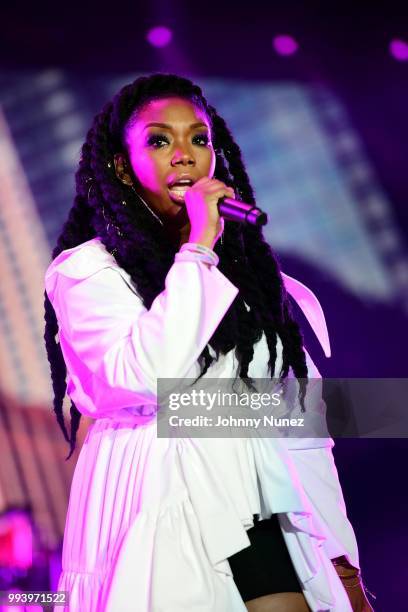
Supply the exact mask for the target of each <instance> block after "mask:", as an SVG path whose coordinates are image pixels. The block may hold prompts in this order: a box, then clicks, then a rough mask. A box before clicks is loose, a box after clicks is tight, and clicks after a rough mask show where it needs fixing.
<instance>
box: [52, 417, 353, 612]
mask: <svg viewBox="0 0 408 612" xmlns="http://www.w3.org/2000/svg"><path fill="white" fill-rule="evenodd" d="M156 424H157V421H156V419H155V417H154V415H151V416H140V417H137V416H136V415H135V416H133V417H132V418H131V419H129V420H125V419H123V420H122V421H121V422H118V421H116V420H115V421H114V420H112V419H109V418H103V419H98V421H96V422H95V423H94V424H93V425H92V426H91V428H90V430H89V431H88V434H87V437H86V439H85V442H84V445H83V448H82V450H81V453H80V457H79V459H78V463H77V466H76V469H75V474H74V479H73V482H72V488H71V496H70V502H69V508H68V514H67V521H66V530H65V535H64V547H63V556H62V565H63V571H62V573H61V576H60V580H59V584H58V589H59V590H67V591H69V592H70V604H69V606H67V607H66V608H65V610H70V611H75V612H77V611H78V612H80V611H81V612H82V611H83V610H84V611H85V610H86V612H100V611H106V612H127V611H128V612H183V611H184V610H185V611H187V610H189V611H193V610H194V611H197V612H199V611H200V612H201V611H202V612H226V611H229V610H231V611H232V612H235V611H236V612H238V611H240V612H244V611H245V610H246V608H245V605H244V602H243V601H242V598H241V596H240V595H239V592H238V589H237V588H236V585H235V583H234V581H233V575H232V572H231V568H230V566H229V563H228V557H229V556H231V555H232V554H234V553H236V552H238V551H239V550H242V549H243V548H245V547H246V546H249V545H250V541H249V538H248V536H247V533H246V531H247V529H249V528H250V527H252V526H253V514H259V515H260V517H261V519H262V518H267V517H268V516H270V514H271V510H272V507H273V506H275V507H274V510H277V509H278V510H282V508H283V507H284V506H285V505H286V507H287V508H288V509H289V508H293V511H287V512H279V514H278V517H279V520H280V523H281V527H282V530H283V535H284V537H285V541H286V543H287V545H288V549H289V552H290V554H291V557H292V560H293V562H294V566H295V569H296V571H297V574H298V576H299V579H300V580H301V582H302V585H303V588H304V589H305V590H304V594H305V597H306V598H307V600H308V603H309V605H310V606H311V609H312V610H316V611H317V610H338V611H340V610H341V611H342V612H349V610H351V608H350V607H349V603H348V599H347V596H346V595H345V593H344V589H343V587H342V586H341V583H340V581H339V579H338V577H337V574H336V572H335V570H334V568H333V567H332V565H331V562H330V560H329V559H328V558H327V556H326V555H325V554H324V551H323V549H322V543H323V542H324V540H325V536H324V535H323V534H322V533H319V531H318V530H317V529H316V526H315V525H314V522H313V520H312V510H311V508H310V506H309V505H308V501H307V498H306V496H305V494H304V491H303V489H302V487H301V484H300V482H297V483H296V478H295V472H294V468H293V466H291V465H290V464H291V457H290V454H289V453H288V452H287V451H286V452H285V450H284V448H283V447H282V446H281V442H280V441H279V440H276V439H266V438H258V439H257V438H246V439H244V438H231V439H212V438H208V439H201V438H200V439H192V438H182V439H174V438H172V439H170V438H157V426H156ZM271 466H273V469H272V468H271ZM287 470H291V471H292V477H293V478H295V481H293V480H292V481H291V483H290V486H287V485H286V482H285V479H284V478H279V477H278V478H277V477H276V475H277V474H279V473H280V474H281V476H282V475H283V474H285V473H288V472H287ZM282 485H283V486H282ZM277 495H278V497H277ZM277 500H279V506H276V503H277ZM58 609H61V608H58Z"/></svg>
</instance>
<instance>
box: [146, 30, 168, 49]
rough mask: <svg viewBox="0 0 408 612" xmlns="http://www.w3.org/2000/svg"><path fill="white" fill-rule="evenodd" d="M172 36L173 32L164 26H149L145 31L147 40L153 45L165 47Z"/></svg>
mask: <svg viewBox="0 0 408 612" xmlns="http://www.w3.org/2000/svg"><path fill="white" fill-rule="evenodd" d="M172 37H173V33H172V31H171V30H169V28H166V27H165V26H156V27H155V28H151V29H150V30H149V31H148V33H147V36H146V38H147V40H148V41H149V43H150V44H151V45H153V47H165V46H166V45H168V44H169V42H170V41H171V39H172Z"/></svg>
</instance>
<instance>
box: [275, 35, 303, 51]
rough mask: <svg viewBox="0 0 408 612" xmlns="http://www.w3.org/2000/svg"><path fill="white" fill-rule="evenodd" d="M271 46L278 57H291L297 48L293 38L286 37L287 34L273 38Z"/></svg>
mask: <svg viewBox="0 0 408 612" xmlns="http://www.w3.org/2000/svg"><path fill="white" fill-rule="evenodd" d="M273 46H274V49H275V51H276V53H279V55H293V54H294V53H296V51H297V50H298V48H299V45H298V44H297V42H296V40H295V39H294V38H293V36H288V35H287V34H281V35H279V36H275V37H274V39H273Z"/></svg>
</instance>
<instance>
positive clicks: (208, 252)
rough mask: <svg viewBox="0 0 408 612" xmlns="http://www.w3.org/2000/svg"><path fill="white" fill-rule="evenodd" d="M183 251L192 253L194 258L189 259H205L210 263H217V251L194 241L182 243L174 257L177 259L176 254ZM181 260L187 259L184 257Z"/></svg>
mask: <svg viewBox="0 0 408 612" xmlns="http://www.w3.org/2000/svg"><path fill="white" fill-rule="evenodd" d="M185 251H187V252H188V253H189V254H191V255H194V258H192V259H190V261H205V262H206V263H208V264H210V265H214V266H216V265H218V262H219V257H218V255H217V253H216V252H215V251H213V250H212V249H209V248H208V247H206V246H204V245H202V244H198V243H196V242H186V243H185V244H182V245H181V247H180V250H179V253H176V259H178V258H177V255H178V254H181V253H184V252H185ZM182 260H184V261H188V260H187V259H185V258H184V257H183V258H182Z"/></svg>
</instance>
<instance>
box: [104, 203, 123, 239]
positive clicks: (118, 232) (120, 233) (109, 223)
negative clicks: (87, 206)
mask: <svg viewBox="0 0 408 612" xmlns="http://www.w3.org/2000/svg"><path fill="white" fill-rule="evenodd" d="M102 215H103V218H104V219H105V222H106V221H108V223H107V224H106V232H107V233H108V234H109V228H110V226H111V225H112V227H114V228H115V231H116V234H117V235H118V236H119V238H123V233H122V232H121V231H120V229H119V228H118V226H117V225H115V224H114V223H112V221H111V219H109V220H107V219H106V215H105V206H104V205H102Z"/></svg>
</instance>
